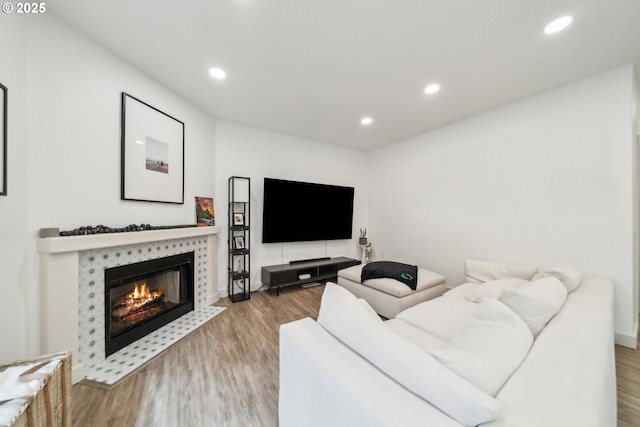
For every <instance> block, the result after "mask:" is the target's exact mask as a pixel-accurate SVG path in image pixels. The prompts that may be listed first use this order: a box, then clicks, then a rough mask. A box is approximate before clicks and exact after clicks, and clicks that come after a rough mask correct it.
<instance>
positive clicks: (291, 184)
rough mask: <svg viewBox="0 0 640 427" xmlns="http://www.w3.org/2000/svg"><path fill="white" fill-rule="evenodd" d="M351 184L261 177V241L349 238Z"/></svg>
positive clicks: (351, 210) (351, 201)
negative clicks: (262, 178)
mask: <svg viewBox="0 0 640 427" xmlns="http://www.w3.org/2000/svg"><path fill="white" fill-rule="evenodd" d="M353 193H354V189H353V187H341V186H336V185H324V184H314V183H310V182H298V181H285V180H282V179H273V178H265V179H264V204H263V210H262V243H279V242H302V241H314V240H338V239H351V231H352V225H353Z"/></svg>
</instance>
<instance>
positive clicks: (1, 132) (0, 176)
mask: <svg viewBox="0 0 640 427" xmlns="http://www.w3.org/2000/svg"><path fill="white" fill-rule="evenodd" d="M0 94H1V99H0V138H2V140H1V141H0V196H6V195H7V117H8V115H7V108H8V104H9V101H8V89H7V87H6V86H5V85H3V84H2V83H0Z"/></svg>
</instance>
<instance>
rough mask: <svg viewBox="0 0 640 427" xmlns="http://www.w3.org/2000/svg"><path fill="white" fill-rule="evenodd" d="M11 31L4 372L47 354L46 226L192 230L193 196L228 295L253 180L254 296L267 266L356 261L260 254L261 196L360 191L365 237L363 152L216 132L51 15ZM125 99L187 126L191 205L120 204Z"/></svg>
mask: <svg viewBox="0 0 640 427" xmlns="http://www.w3.org/2000/svg"><path fill="white" fill-rule="evenodd" d="M6 24H7V25H5V22H4V21H3V22H2V26H1V27H0V49H1V51H2V52H3V57H4V58H5V59H6V60H3V61H2V62H0V82H2V83H3V84H5V85H6V86H8V87H9V94H10V101H9V113H10V118H9V132H10V133H9V180H8V181H9V196H8V197H0V216H1V218H2V219H3V221H0V233H1V235H2V239H1V240H0V268H1V269H2V270H0V271H2V278H1V280H0V342H2V343H5V344H2V345H0V363H1V362H4V361H9V360H14V359H19V358H23V357H26V356H28V355H34V354H37V353H39V321H40V319H39V284H38V283H39V282H38V274H39V269H38V253H37V250H36V239H37V233H38V230H39V229H40V228H43V227H59V228H60V229H63V230H64V229H73V228H76V227H79V226H82V225H97V224H105V225H110V226H124V225H128V224H132V223H136V224H140V223H150V224H154V225H172V224H189V223H194V222H195V218H194V216H195V206H194V196H206V197H213V198H214V203H215V208H216V219H217V224H218V225H222V226H223V230H224V233H223V235H222V236H221V238H220V241H219V249H220V263H219V265H218V271H219V282H218V286H219V289H220V290H222V291H223V292H222V293H223V294H224V293H226V283H227V281H226V267H227V265H226V264H227V261H226V252H225V248H226V228H225V226H226V212H227V208H226V205H227V179H228V177H229V176H231V175H245V176H250V177H251V178H253V182H252V184H253V186H252V202H254V203H253V205H252V217H253V225H254V227H253V237H252V242H251V243H252V249H255V250H254V252H253V253H252V262H253V265H252V270H253V277H252V279H253V282H254V283H255V285H254V288H256V287H257V286H258V285H259V282H260V266H262V265H268V264H273V263H280V262H285V261H288V260H289V259H298V258H304V257H320V256H327V255H328V256H333V255H347V256H348V255H351V256H357V255H358V254H357V244H356V243H355V240H354V241H339V242H328V243H317V242H316V243H309V244H306V243H304V244H285V245H261V244H260V243H259V242H260V228H259V227H260V225H261V224H260V220H261V212H262V211H261V209H262V208H261V200H262V188H261V187H262V178H263V177H264V176H271V177H279V178H288V179H297V180H308V181H314V182H323V183H328V184H341V185H352V186H355V187H356V201H355V220H354V227H355V228H356V230H357V228H358V227H361V226H365V225H366V217H367V213H366V209H367V185H368V180H367V177H366V176H367V175H366V154H365V153H363V152H360V151H356V150H350V149H346V148H341V147H337V146H332V145H328V144H324V143H319V142H314V141H309V140H305V139H300V138H295V137H292V136H288V135H282V134H278V133H275V132H268V131H263V130H259V129H255V128H251V127H247V126H241V125H236V124H232V123H228V122H225V121H220V123H219V125H218V124H217V123H216V120H215V119H214V118H212V117H211V116H209V115H207V114H205V113H203V112H202V111H200V110H198V109H196V108H195V107H193V106H192V105H191V104H189V103H187V102H185V101H184V100H183V99H181V98H180V97H178V96H176V95H175V94H174V93H172V92H171V91H170V90H168V89H167V88H166V87H163V86H161V85H159V84H157V83H156V82H155V81H153V80H151V79H149V78H148V77H146V76H145V75H144V74H143V73H141V72H139V71H138V70H136V69H134V68H133V67H131V66H129V65H128V64H127V63H125V62H124V61H122V60H120V59H119V58H117V57H116V56H114V55H112V54H111V53H110V52H108V51H106V50H105V49H103V48H101V47H100V46H99V45H97V44H96V43H94V42H93V41H91V40H89V39H87V38H85V37H84V36H82V35H80V34H79V33H77V32H75V31H74V30H72V29H70V28H69V27H68V26H67V25H65V24H64V23H62V22H61V21H59V20H58V19H57V18H55V17H54V16H52V15H42V16H39V17H38V19H37V20H35V19H34V20H29V21H26V20H17V19H16V20H11V21H7V22H6ZM123 91H124V92H127V93H129V94H131V95H133V96H135V97H137V98H139V99H141V100H143V101H145V102H147V103H149V104H150V105H152V106H154V107H156V108H158V109H160V110H162V111H164V112H166V113H168V114H170V115H172V116H174V117H176V118H178V119H179V120H181V121H183V122H184V123H185V144H186V148H185V165H186V167H185V170H186V173H185V203H184V205H172V204H164V203H149V202H132V201H121V200H120V113H121V105H120V94H121V92H123ZM312 208H316V209H317V208H320V209H321V208H322V207H312ZM356 237H357V236H356ZM61 310H64V308H63V307H61ZM8 343H11V344H10V345H9V344H8Z"/></svg>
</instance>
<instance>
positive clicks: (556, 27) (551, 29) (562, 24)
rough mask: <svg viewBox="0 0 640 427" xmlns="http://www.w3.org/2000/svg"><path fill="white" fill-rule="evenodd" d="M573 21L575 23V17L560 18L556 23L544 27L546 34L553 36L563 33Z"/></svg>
mask: <svg viewBox="0 0 640 427" xmlns="http://www.w3.org/2000/svg"><path fill="white" fill-rule="evenodd" d="M571 21H573V17H571V16H563V17H562V18H558V19H556V20H555V21H552V22H550V23H549V24H547V26H546V27H544V32H545V34H553V33H557V32H558V31H562V30H564V29H565V28H567V27H568V26H569V24H571Z"/></svg>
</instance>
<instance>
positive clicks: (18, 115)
mask: <svg viewBox="0 0 640 427" xmlns="http://www.w3.org/2000/svg"><path fill="white" fill-rule="evenodd" d="M13 18H15V17H13V16H12V17H3V18H2V23H1V24H0V52H2V60H1V61H0V83H2V84H3V85H4V86H6V87H7V89H8V95H9V96H8V103H9V105H8V111H7V112H8V125H7V130H8V138H7V139H8V156H7V172H8V177H7V196H0V272H1V273H0V362H1V361H2V360H4V359H6V360H12V359H17V358H19V357H24V355H25V352H26V348H27V333H26V331H27V328H28V326H27V325H28V324H29V323H32V320H31V319H29V318H28V317H27V301H28V298H29V292H30V291H29V289H27V288H25V287H24V286H23V283H24V276H25V274H26V266H25V264H26V260H27V259H28V258H27V257H28V255H27V253H26V239H25V235H26V233H27V220H26V212H27V185H26V177H27V166H28V165H27V124H26V118H27V114H26V110H27V78H26V76H27V49H26V47H27V26H26V21H25V20H21V19H13Z"/></svg>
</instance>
